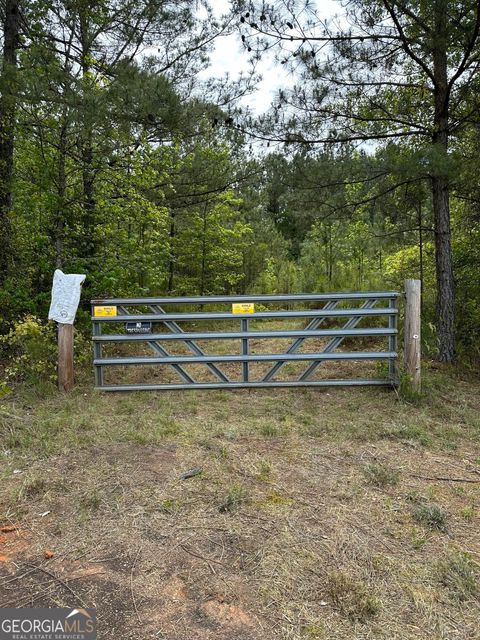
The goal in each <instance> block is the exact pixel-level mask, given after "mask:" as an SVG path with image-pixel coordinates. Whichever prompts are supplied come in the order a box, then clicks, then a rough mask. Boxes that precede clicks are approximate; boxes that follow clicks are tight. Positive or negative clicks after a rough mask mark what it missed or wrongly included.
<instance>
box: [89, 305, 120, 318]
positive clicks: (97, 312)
mask: <svg viewBox="0 0 480 640" xmlns="http://www.w3.org/2000/svg"><path fill="white" fill-rule="evenodd" d="M93 315H94V316H95V317H97V318H99V317H106V316H110V317H111V316H116V315H117V307H93Z"/></svg>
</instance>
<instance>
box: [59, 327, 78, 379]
mask: <svg viewBox="0 0 480 640" xmlns="http://www.w3.org/2000/svg"><path fill="white" fill-rule="evenodd" d="M73 381H74V373H73V324H62V323H58V388H59V389H60V391H70V389H72V388H73Z"/></svg>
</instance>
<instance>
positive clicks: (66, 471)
mask: <svg viewBox="0 0 480 640" xmlns="http://www.w3.org/2000/svg"><path fill="white" fill-rule="evenodd" d="M430 377H431V388H430V390H429V393H428V396H427V398H425V399H423V400H421V401H419V402H417V403H414V404H412V403H407V402H404V401H401V400H399V399H398V398H397V396H396V395H395V393H393V392H391V391H385V390H381V389H333V390H330V391H328V390H325V391H323V390H322V391H318V390H291V389H289V390H281V389H277V390H270V389H269V390H256V391H254V390H251V391H238V392H223V391H222V392H210V393H208V392H205V393H203V392H191V393H190V392H187V393H181V392H178V393H174V392H170V393H166V394H155V393H143V394H130V395H108V396H106V395H101V394H92V393H91V391H90V390H89V389H88V388H80V389H77V390H76V391H75V392H74V393H73V394H72V395H70V396H60V395H57V394H53V395H51V396H48V397H42V398H39V397H31V396H26V395H22V393H20V392H18V393H17V394H16V395H15V396H14V397H12V398H9V399H7V400H6V401H5V402H4V403H3V406H2V407H1V408H0V416H1V418H2V422H1V423H0V425H1V429H2V430H1V431H0V433H1V434H2V438H3V448H2V454H1V455H2V458H1V460H2V462H1V465H2V471H1V473H2V475H1V490H0V499H1V502H0V505H1V507H2V514H3V515H2V518H1V520H0V527H1V528H4V529H5V531H4V532H1V533H0V536H1V537H0V577H1V578H0V603H1V605H2V606H15V607H30V606H49V607H56V606H77V607H78V606H79V605H83V606H95V607H96V608H97V616H98V620H99V635H98V637H99V638H101V639H102V640H104V639H105V640H109V639H112V640H113V639H114V638H115V639H122V640H144V639H147V638H152V639H154V638H164V639H168V640H193V639H195V640H207V639H213V638H215V639H218V638H221V639H222V640H237V639H238V640H250V639H251V640H257V639H258V640H269V639H274V638H275V639H278V638H280V639H298V640H300V639H305V638H320V639H329V640H330V639H331V640H333V639H335V640H345V639H367V638H368V639H370V638H375V639H382V638H385V639H387V638H388V639H389V640H393V639H398V640H409V639H422V640H434V639H435V640H437V639H443V640H447V639H448V640H467V639H469V640H470V639H472V640H473V639H476V638H480V633H479V626H478V619H479V613H480V607H479V592H480V590H479V588H478V577H479V575H480V572H479V566H480V565H479V560H480V539H479V536H478V525H479V511H478V507H479V498H480V496H479V488H480V465H479V461H480V447H479V434H480V411H479V410H480V399H479V394H478V384H477V383H476V382H475V381H467V380H458V379H453V378H452V377H450V376H449V375H447V374H443V373H442V374H441V373H436V372H433V373H431V374H430ZM191 469H199V470H201V473H198V474H197V475H194V476H193V477H191V478H189V479H186V480H182V479H181V476H182V474H183V473H184V472H186V471H188V470H191ZM422 514H423V515H422ZM9 529H13V530H9ZM46 552H51V554H53V555H52V557H51V558H49V559H47V558H46V555H50V554H46Z"/></svg>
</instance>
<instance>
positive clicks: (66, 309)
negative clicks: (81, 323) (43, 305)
mask: <svg viewBox="0 0 480 640" xmlns="http://www.w3.org/2000/svg"><path fill="white" fill-rule="evenodd" d="M85 278H86V276H85V275H84V274H82V273H68V274H67V273H63V271H60V269H55V273H54V274H53V285H52V302H51V304H50V310H49V312H48V319H49V320H55V321H56V322H60V323H62V324H73V322H74V320H75V314H76V313H77V308H78V303H79V302H80V290H81V286H82V282H83V281H84V280H85Z"/></svg>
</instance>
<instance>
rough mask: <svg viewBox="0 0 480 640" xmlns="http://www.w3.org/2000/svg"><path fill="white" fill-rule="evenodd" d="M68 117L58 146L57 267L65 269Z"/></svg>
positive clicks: (64, 122) (64, 121) (64, 118)
mask: <svg viewBox="0 0 480 640" xmlns="http://www.w3.org/2000/svg"><path fill="white" fill-rule="evenodd" d="M67 128H68V123H67V116H66V112H65V110H64V112H63V116H62V127H61V129H60V137H59V144H58V176H57V180H58V185H57V197H58V203H57V210H56V215H55V267H56V268H57V269H63V252H64V235H65V194H66V188H67V187H66V175H65V159H66V155H67Z"/></svg>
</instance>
